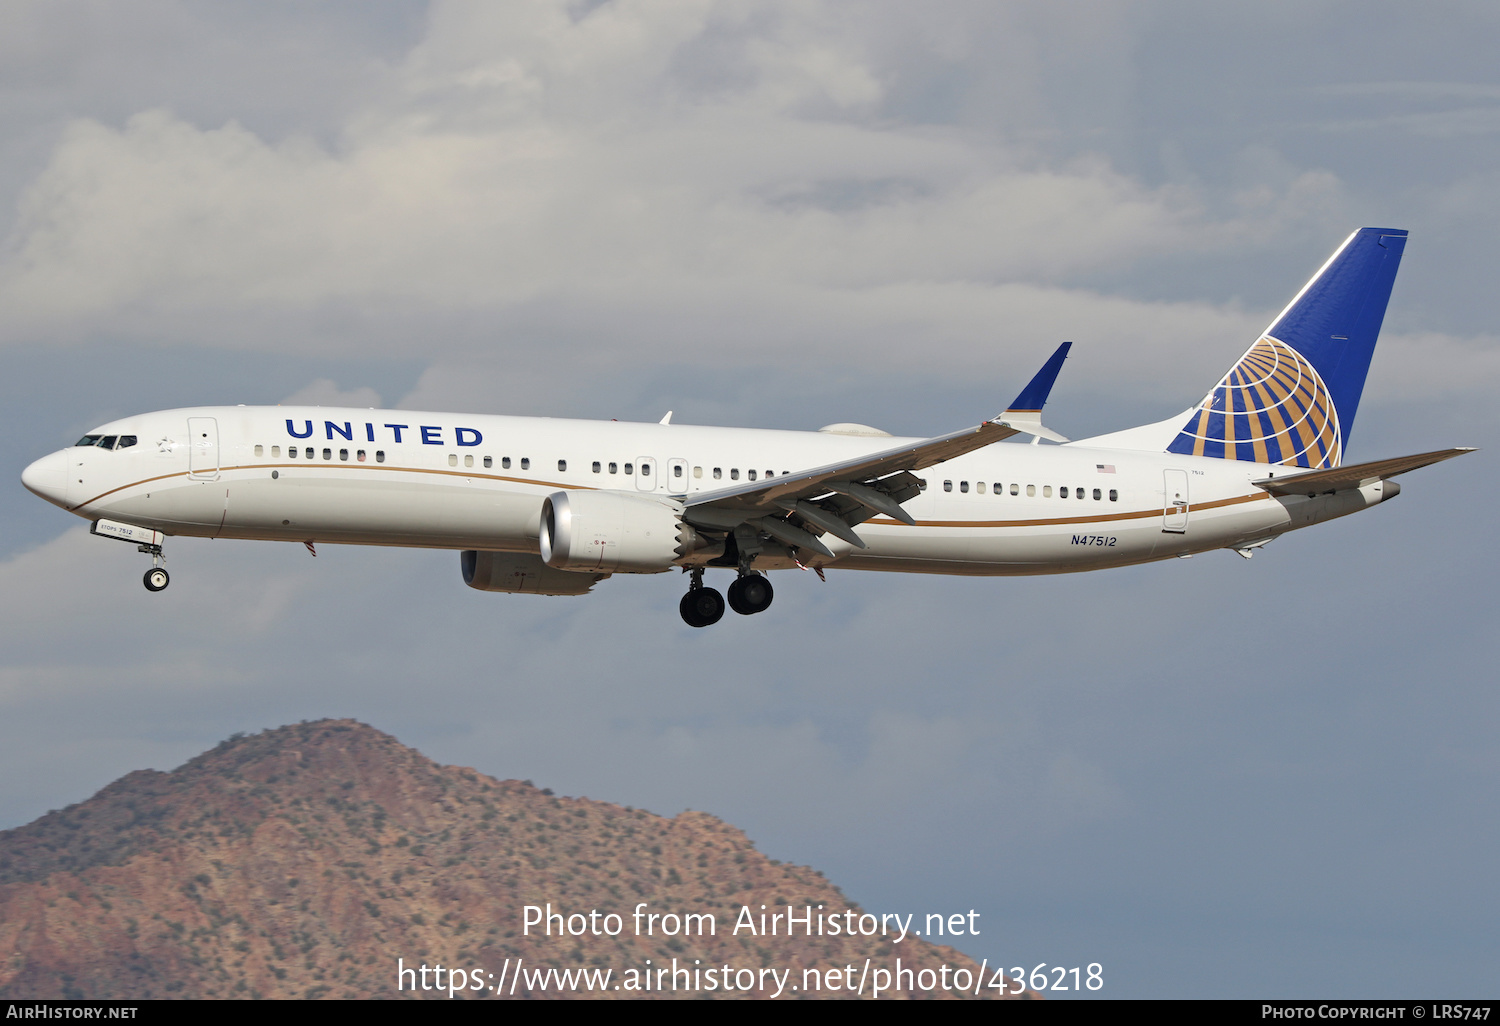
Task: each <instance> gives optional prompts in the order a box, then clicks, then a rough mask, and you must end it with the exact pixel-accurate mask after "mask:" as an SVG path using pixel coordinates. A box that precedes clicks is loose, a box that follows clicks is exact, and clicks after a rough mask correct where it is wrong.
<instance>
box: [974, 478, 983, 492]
mask: <svg viewBox="0 0 1500 1026" xmlns="http://www.w3.org/2000/svg"><path fill="white" fill-rule="evenodd" d="M974 490H975V491H976V492H978V493H979V494H980V495H983V494H984V482H983V481H975V482H974Z"/></svg>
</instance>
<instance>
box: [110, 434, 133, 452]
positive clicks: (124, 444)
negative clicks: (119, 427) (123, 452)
mask: <svg viewBox="0 0 1500 1026" xmlns="http://www.w3.org/2000/svg"><path fill="white" fill-rule="evenodd" d="M134 444H135V435H121V436H120V441H119V444H117V445H116V446H115V448H116V449H129V448H130V447H131V446H132V445H134Z"/></svg>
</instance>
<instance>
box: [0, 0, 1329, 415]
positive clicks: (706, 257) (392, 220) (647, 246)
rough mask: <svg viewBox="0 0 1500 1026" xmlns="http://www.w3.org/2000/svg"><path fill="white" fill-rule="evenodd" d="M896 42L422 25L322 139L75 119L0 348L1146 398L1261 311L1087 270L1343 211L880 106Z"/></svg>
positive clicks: (17, 265) (701, 27)
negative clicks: (174, 350)
mask: <svg viewBox="0 0 1500 1026" xmlns="http://www.w3.org/2000/svg"><path fill="white" fill-rule="evenodd" d="M897 20H898V22H899V21H900V19H897ZM1044 28H1047V30H1048V31H1052V30H1055V26H1044ZM1030 29H1031V31H1033V32H1038V31H1039V30H1038V29H1037V28H1036V27H1035V26H1030ZM890 32H891V26H890V24H889V21H888V20H887V21H886V22H883V23H881V24H880V25H879V26H877V27H876V28H873V29H870V30H868V31H863V30H862V29H861V27H860V26H859V25H855V24H851V23H850V21H849V19H848V17H847V15H846V14H841V13H840V12H839V11H838V10H837V9H836V8H833V7H829V6H818V5H812V6H809V5H772V6H770V7H766V8H764V9H754V10H752V9H750V8H742V7H739V6H737V5H732V4H731V5H719V4H708V3H702V2H676V0H673V2H658V0H632V2H624V3H615V4H607V5H602V6H598V7H595V8H590V9H582V8H576V7H572V6H570V5H567V4H563V3H560V2H559V3H547V2H535V3H527V4H518V5H505V6H503V7H498V8H491V7H488V6H485V5H479V6H468V5H438V6H437V7H436V8H435V9H434V11H433V13H432V15H431V17H430V20H429V24H428V29H427V33H426V35H425V37H424V38H423V39H422V41H421V42H420V43H419V44H418V45H417V46H416V47H415V48H414V49H412V50H411V52H410V53H409V54H408V55H407V57H406V59H405V60H404V61H403V62H402V63H400V65H399V66H397V67H395V68H393V69H392V70H391V72H390V88H389V89H388V90H387V91H384V92H381V93H379V94H378V95H379V97H380V99H381V102H380V103H378V104H373V105H370V106H367V107H366V108H364V109H362V110H360V111H359V112H357V113H356V114H353V115H351V116H349V117H348V118H347V119H346V121H345V123H344V125H343V126H342V129H341V131H340V132H339V134H338V136H337V139H336V141H334V142H331V143H325V142H320V141H317V140H315V139H314V138H313V137H311V136H307V135H297V134H289V135H286V136H284V137H281V138H268V137H266V136H264V135H261V134H258V133H257V132H255V131H252V130H250V129H249V128H246V127H245V126H243V125H241V124H239V123H236V122H234V121H230V122H228V123H224V124H219V125H206V126H200V125H198V124H194V123H192V122H189V121H187V120H185V119H184V118H182V117H181V116H179V115H177V114H174V113H172V112H171V111H170V110H168V109H164V108H159V109H152V110H146V111H142V112H140V113H137V114H135V115H133V116H131V117H130V118H128V119H126V120H125V121H124V123H123V124H120V125H118V126H115V125H109V124H106V123H102V122H99V121H96V120H89V119H83V120H78V121H75V122H74V123H73V124H71V125H70V126H69V127H68V129H67V130H66V132H65V133H64V134H63V137H62V138H61V139H60V141H59V142H58V144H57V146H56V148H55V151H54V152H53V155H52V157H51V160H50V161H49V163H48V164H47V166H46V167H45V169H43V170H42V172H41V173H40V174H39V175H38V176H37V178H36V179H35V181H34V182H33V183H32V184H31V186H30V187H29V188H28V189H27V191H26V193H25V195H24V197H23V199H22V201H21V205H20V213H19V217H18V221H17V224H16V227H15V229H14V231H13V233H12V235H11V237H10V239H9V240H8V242H7V246H6V249H5V255H4V258H3V261H0V303H3V304H4V305H5V308H6V309H7V311H8V316H7V318H6V323H5V326H4V327H3V328H0V338H9V339H11V340H19V339H35V338H38V337H46V338H54V339H64V338H87V337H92V336H96V335H98V334H99V333H101V332H104V331H108V332H110V333H114V334H121V333H123V334H124V335H126V336H127V337H133V338H136V339H141V340H145V339H151V340H162V339H165V340H170V341H177V342H190V343H192V344H197V345H208V346H229V347H235V348H248V349H252V350H254V351H258V352H278V353H288V352H296V353H303V354H333V355H337V354H339V353H349V352H359V353H361V354H366V355H369V354H385V355H396V354H401V355H409V354H410V353H412V352H413V351H426V352H430V353H432V354H434V358H435V359H437V360H439V361H440V360H442V359H444V358H450V359H451V358H459V359H462V360H464V361H469V360H471V359H473V358H475V357H481V358H482V357H485V356H490V355H493V354H494V353H496V352H497V351H499V352H503V353H504V355H505V358H506V363H507V366H508V367H509V368H510V369H511V371H512V372H515V371H520V372H522V373H537V372H538V371H540V370H542V369H543V368H544V367H545V366H546V364H547V363H548V362H549V361H557V360H558V359H559V358H560V357H565V358H567V359H569V360H571V361H573V362H574V365H586V366H589V367H593V368H598V369H599V370H600V371H603V372H609V371H611V370H613V369H615V368H618V367H619V366H621V365H623V364H628V363H630V362H631V361H643V360H645V361H661V360H664V359H666V360H674V361H677V362H682V363H688V364H693V365H698V366H715V365H717V364H718V363H720V362H721V361H722V360H723V359H725V358H726V357H732V358H734V359H736V360H738V361H741V362H743V363H748V364H752V365H755V364H763V365H767V366H785V365H786V364H787V363H788V362H789V361H793V362H795V363H796V364H798V365H799V366H801V367H804V368H809V367H810V368H824V369H826V368H832V367H838V366H840V365H841V364H842V363H844V362H846V361H847V360H848V354H849V353H850V352H851V351H856V350H857V351H858V353H859V358H860V360H862V361H864V362H865V363H866V364H867V365H870V366H873V367H875V368H877V369H880V370H883V371H888V372H899V371H902V370H904V369H906V368H908V367H909V366H910V364H911V362H912V360H913V359H914V358H916V353H915V352H914V349H913V341H914V340H918V341H919V342H920V346H921V349H920V359H922V360H924V361H926V360H929V359H931V358H932V357H933V356H934V355H936V356H937V358H938V360H939V363H938V364H937V367H938V368H940V369H943V370H945V371H958V370H961V369H962V368H963V367H964V366H966V365H969V364H968V363H966V361H968V360H969V359H970V357H971V356H972V354H973V350H974V349H975V347H976V346H980V345H983V346H993V345H994V344H996V343H997V342H998V343H999V344H1000V345H1002V346H1006V347H1009V346H1010V345H1011V343H1012V342H1014V341H1018V340H1035V339H1044V340H1045V339H1060V338H1061V337H1069V338H1074V339H1077V340H1080V341H1082V340H1086V339H1092V338H1097V339H1099V340H1100V341H1101V342H1102V343H1106V344H1108V345H1110V346H1112V347H1114V346H1117V347H1120V348H1121V349H1123V348H1125V347H1127V346H1128V347H1130V348H1131V349H1132V352H1131V354H1130V356H1129V358H1128V359H1121V360H1118V361H1113V360H1106V361H1105V362H1103V363H1101V364H1099V367H1100V371H1099V373H1100V374H1101V375H1108V376H1109V377H1110V378H1111V379H1112V380H1116V381H1118V380H1120V379H1121V378H1122V376H1124V377H1132V376H1138V377H1142V378H1147V377H1149V376H1150V375H1151V374H1155V373H1156V372H1157V368H1158V366H1159V365H1160V362H1165V357H1166V356H1167V354H1171V353H1176V352H1180V351H1181V349H1182V345H1183V343H1184V341H1185V340H1187V339H1191V340H1193V341H1201V340H1203V339H1204V338H1205V337H1213V336H1215V335H1216V334H1217V333H1219V332H1221V331H1222V330H1223V329H1224V326H1225V324H1226V323H1227V322H1235V324H1236V330H1237V332H1238V337H1237V338H1236V339H1235V343H1242V342H1244V341H1247V339H1248V335H1249V332H1253V331H1255V330H1257V328H1258V326H1256V327H1248V328H1246V327H1245V325H1249V324H1253V322H1254V321H1256V320H1264V314H1263V313H1256V314H1253V315H1248V316H1247V315H1243V314H1241V312H1240V311H1239V310H1238V309H1237V307H1236V306H1235V305H1234V304H1232V303H1223V302H1221V303H1220V304H1218V305H1211V304H1208V303H1204V302H1192V301H1167V300H1155V301H1152V300H1146V299H1141V298H1135V297H1132V296H1130V295H1127V294H1121V293H1113V294H1100V293H1099V292H1098V291H1097V290H1096V289H1095V288H1093V287H1091V286H1089V285H1088V284H1086V283H1085V282H1084V281H1082V280H1081V279H1083V278H1086V277H1087V276H1089V275H1095V274H1098V273H1099V272H1101V271H1105V270H1108V269H1110V268H1115V267H1118V266H1120V265H1121V264H1122V263H1128V262H1131V261H1140V260H1143V259H1150V258H1151V257H1152V256H1162V255H1165V254H1172V255H1176V256H1179V257H1180V255H1181V254H1183V253H1202V254H1208V253H1221V252H1224V251H1226V250H1228V249H1230V248H1232V247H1235V246H1242V245H1246V244H1249V245H1253V246H1263V245H1264V244H1265V243H1266V241H1267V240H1268V239H1270V238H1272V237H1274V236H1275V234H1276V232H1277V231H1278V229H1279V228H1281V227H1283V226H1285V225H1288V224H1292V223H1297V222H1300V221H1303V220H1305V219H1306V218H1308V217H1309V216H1310V214H1311V213H1312V212H1314V211H1317V210H1319V209H1320V208H1323V207H1326V206H1328V205H1329V204H1331V203H1336V202H1337V201H1338V198H1339V196H1340V191H1341V186H1340V183H1339V181H1338V179H1337V178H1336V177H1334V176H1333V175H1331V174H1329V173H1327V172H1326V171H1317V170H1309V171H1305V172H1300V173H1297V174H1294V175H1291V176H1289V177H1288V178H1287V179H1286V180H1285V181H1284V182H1281V183H1279V184H1278V185H1277V186H1276V187H1274V188H1272V187H1270V186H1264V185H1263V186H1260V187H1258V188H1253V189H1245V190H1241V191H1240V193H1239V194H1238V196H1237V199H1236V203H1237V204H1238V209H1237V210H1236V212H1234V213H1233V214H1232V215H1231V216H1228V217H1223V216H1216V215H1214V214H1212V213H1210V212H1209V210H1208V209H1207V208H1206V206H1205V203H1204V198H1203V196H1202V195H1201V193H1200V192H1199V191H1197V190H1195V189H1194V188H1192V187H1189V186H1183V185H1174V184H1161V185H1154V186H1153V185H1148V184H1146V183H1144V182H1143V181H1141V180H1140V179H1138V178H1135V177H1132V176H1130V175H1127V174H1124V173H1122V172H1121V171H1119V170H1118V169H1117V168H1115V167H1114V166H1113V164H1112V163H1111V161H1110V160H1108V159H1107V158H1105V157H1104V156H1102V155H1100V154H1097V153H1094V154H1090V153H1084V154H1081V155H1080V154H1073V155H1067V154H1063V155H1055V154H1054V155H1049V154H1047V153H1046V152H1044V151H1039V150H1038V149H1037V148H1036V147H1035V146H1033V145H1030V144H1023V143H1018V142H1016V141H1014V140H1013V139H1011V138H1009V137H1007V135H1006V134H1005V133H1003V132H1000V133H997V132H995V131H993V130H986V129H983V128H979V127H976V126H973V125H966V124H963V123H961V122H960V123H946V124H945V123H942V122H941V121H940V120H938V119H936V118H933V117H930V116H929V117H921V116H908V117H893V116H892V115H891V108H892V104H893V103H894V100H893V96H895V95H897V94H900V93H902V91H903V90H906V91H909V90H910V88H911V87H910V84H909V83H908V82H907V81H906V78H907V77H910V76H911V75H912V74H914V73H913V72H912V71H911V69H910V68H909V67H907V63H908V62H909V54H908V55H900V54H899V53H898V52H897V51H896V50H895V49H894V47H893V45H892V43H891V40H890V39H889V38H886V37H887V36H888V35H889V34H890ZM1040 34H1041V35H1045V32H1041V33H1040ZM1096 45H1097V44H1096ZM926 49H927V50H929V51H930V50H934V49H936V50H939V51H940V50H941V49H942V48H941V46H939V45H938V44H937V43H932V42H929V44H928V45H927V47H926ZM706 54H712V55H714V56H715V57H716V58H717V60H716V62H715V63H714V65H713V67H714V73H713V74H710V71H709V70H708V68H707V66H706V63H705V62H706V61H707V57H706V56H705V55H706ZM958 56H959V57H963V56H965V55H963V54H960V55H958ZM970 56H971V55H970ZM927 59H928V60H929V61H930V60H931V57H930V54H929V55H928V58H927ZM950 59H956V58H954V57H952V56H950ZM903 76H906V77H903ZM1015 94H1016V96H1015V100H1014V102H1015V103H1017V104H1019V105H1021V106H1023V107H1024V106H1027V105H1029V104H1031V103H1032V101H1033V99H1034V97H1031V96H1029V95H1028V94H1027V93H1026V92H1025V91H1024V90H1022V89H1020V88H1019V87H1018V88H1017V89H1016V90H1015ZM991 99H992V100H993V103H994V105H995V106H996V107H997V108H998V109H999V110H1001V111H1004V110H1005V109H1006V108H1007V105H1008V104H1009V103H1010V102H1011V97H1010V96H1009V95H1008V94H1001V95H997V96H994V97H992V98H991ZM959 106H961V105H959ZM954 109H958V108H957V107H955V108H954ZM945 113H948V114H951V113H953V111H952V110H949V111H946V112H945ZM1334 241H1336V240H1334ZM1331 244H1332V243H1331V242H1330V245H1331ZM528 342H530V343H531V344H527V343H528ZM1233 349H1235V345H1234V344H1231V345H1230V346H1229V348H1228V349H1227V350H1226V352H1229V351H1232V350H1233ZM438 354H441V355H438ZM1020 359H1021V360H1022V361H1023V362H1025V361H1029V360H1031V359H1032V352H1031V348H1029V347H1028V348H1027V349H1026V350H1024V355H1023V356H1021V357H1020ZM1199 387H1200V386H1199V385H1197V384H1196V383H1195V384H1194V386H1193V388H1192V389H1191V391H1196V390H1197V389H1198V388H1199ZM444 398H446V399H447V401H449V402H451V401H454V400H456V399H462V398H464V397H462V396H448V397H444Z"/></svg>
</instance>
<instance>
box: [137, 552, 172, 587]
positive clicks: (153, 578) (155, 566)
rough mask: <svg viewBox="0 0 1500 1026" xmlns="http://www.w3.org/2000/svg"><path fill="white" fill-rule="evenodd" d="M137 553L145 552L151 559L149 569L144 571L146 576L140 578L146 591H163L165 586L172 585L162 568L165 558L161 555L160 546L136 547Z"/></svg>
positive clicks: (164, 569)
mask: <svg viewBox="0 0 1500 1026" xmlns="http://www.w3.org/2000/svg"><path fill="white" fill-rule="evenodd" d="M136 551H137V552H145V553H147V554H148V555H150V557H151V569H150V570H147V571H146V576H145V577H143V578H141V581H142V583H144V584H145V585H146V590H147V591H165V590H166V589H167V585H169V584H171V583H172V578H171V576H170V575H169V574H168V573H167V568H166V567H164V566H162V563H163V562H164V561H165V560H166V557H165V556H163V555H162V552H161V546H160V545H150V544H148V545H137V546H136Z"/></svg>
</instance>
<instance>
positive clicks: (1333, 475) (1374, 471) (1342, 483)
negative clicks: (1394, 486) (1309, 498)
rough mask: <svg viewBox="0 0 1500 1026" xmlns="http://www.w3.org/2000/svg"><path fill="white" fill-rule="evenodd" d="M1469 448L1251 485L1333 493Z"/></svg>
mask: <svg viewBox="0 0 1500 1026" xmlns="http://www.w3.org/2000/svg"><path fill="white" fill-rule="evenodd" d="M1473 451H1474V450H1473V449H1472V448H1462V449H1439V450H1438V451H1436V452H1424V453H1418V454H1417V455H1415V456H1397V457H1395V458H1393V459H1389V460H1375V461H1374V462H1372V463H1350V464H1346V465H1344V466H1342V467H1334V468H1333V469H1331V470H1314V471H1310V472H1308V473H1306V474H1288V475H1286V476H1285V477H1268V478H1266V479H1264V480H1262V481H1256V482H1254V484H1255V485H1256V486H1257V487H1259V488H1264V489H1265V490H1266V491H1268V492H1270V493H1271V494H1272V495H1306V494H1308V493H1309V492H1335V491H1339V490H1340V489H1344V488H1361V487H1363V486H1364V485H1367V484H1372V483H1374V482H1376V481H1383V480H1385V479H1386V478H1388V477H1395V476H1396V475H1397V474H1404V473H1406V472H1407V471H1408V470H1416V469H1417V468H1419V467H1426V466H1429V465H1431V464H1433V463H1441V462H1442V461H1443V460H1451V459H1452V458H1453V457H1455V456H1462V455H1463V454H1464V453H1466V452H1473Z"/></svg>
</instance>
